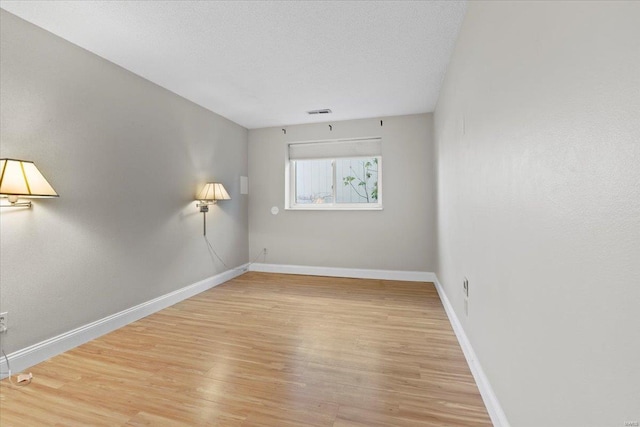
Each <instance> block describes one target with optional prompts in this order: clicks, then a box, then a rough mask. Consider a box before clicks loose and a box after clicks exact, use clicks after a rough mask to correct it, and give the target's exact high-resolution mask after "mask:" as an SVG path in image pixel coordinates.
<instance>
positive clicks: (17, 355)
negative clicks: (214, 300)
mask: <svg viewBox="0 0 640 427" xmlns="http://www.w3.org/2000/svg"><path fill="white" fill-rule="evenodd" d="M248 265H249V264H244V265H241V266H240V267H237V268H235V269H232V270H227V271H225V272H222V273H220V274H216V275H215V276H211V277H208V278H206V279H204V280H201V281H199V282H196V283H193V284H191V285H188V286H185V287H184V288H181V289H178V290H175V291H173V292H169V293H168V294H165V295H162V296H159V297H157V298H154V299H152V300H149V301H146V302H143V303H142V304H138V305H136V306H134V307H131V308H128V309H126V310H123V311H120V312H118V313H115V314H112V315H110V316H107V317H104V318H102V319H99V320H96V321H95V322H91V323H89V324H86V325H84V326H80V327H79V328H76V329H73V330H71V331H68V332H65V333H63V334H60V335H58V336H55V337H53V338H49V339H46V340H44V341H41V342H39V343H36V344H34V345H31V346H29V347H25V348H23V349H21V350H18V351H16V352H13V353H11V354H9V355H7V357H8V359H9V363H10V364H11V370H12V372H13V373H18V372H21V371H23V370H25V369H28V368H30V367H31V366H34V365H37V364H38V363H40V362H44V361H45V360H47V359H49V358H51V357H53V356H56V355H58V354H60V353H64V352H65V351H68V350H71V349H72V348H74V347H77V346H79V345H81V344H84V343H86V342H88V341H91V340H93V339H96V338H98V337H100V336H102V335H104V334H107V333H109V332H112V331H115V330H116V329H118V328H121V327H123V326H126V325H128V324H129V323H132V322H135V321H136V320H139V319H142V318H143V317H146V316H149V315H150V314H153V313H155V312H157V311H160V310H162V309H164V308H167V307H169V306H172V305H174V304H176V303H178V302H180V301H183V300H185V299H187V298H190V297H192V296H194V295H197V294H199V293H201V292H204V291H206V290H208V289H211V288H213V287H215V286H218V285H220V284H222V283H224V282H227V281H229V280H231V279H233V278H234V277H238V276H240V275H241V274H243V273H244V272H246V271H247V268H248ZM0 356H2V355H0ZM8 371H9V370H8V368H7V362H6V361H5V359H4V356H2V360H1V361H0V378H6V377H7V376H8Z"/></svg>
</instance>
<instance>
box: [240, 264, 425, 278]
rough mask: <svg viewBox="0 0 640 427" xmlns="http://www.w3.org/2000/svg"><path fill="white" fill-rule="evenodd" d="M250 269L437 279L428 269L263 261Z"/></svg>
mask: <svg viewBox="0 0 640 427" xmlns="http://www.w3.org/2000/svg"><path fill="white" fill-rule="evenodd" d="M249 270H251V271H259V272H262V273H282V274H302V275H305V276H329V277H350V278H355V279H380V280H404V281H407V282H434V281H435V280H436V275H435V274H434V273H431V272H428V271H401V270H370V269H365V268H337V267H314V266H308V265H285V264H262V263H254V264H251V266H250V267H249Z"/></svg>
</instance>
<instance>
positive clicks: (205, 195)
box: [196, 182, 231, 201]
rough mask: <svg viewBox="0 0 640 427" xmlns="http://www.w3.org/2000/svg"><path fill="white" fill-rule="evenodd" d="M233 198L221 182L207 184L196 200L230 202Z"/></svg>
mask: <svg viewBox="0 0 640 427" xmlns="http://www.w3.org/2000/svg"><path fill="white" fill-rule="evenodd" d="M230 199H231V196H229V193H227V190H225V188H224V185H222V184H221V183H219V182H207V183H206V184H205V185H204V187H202V190H200V192H199V193H198V195H197V196H196V200H202V201H206V200H213V201H215V200H230Z"/></svg>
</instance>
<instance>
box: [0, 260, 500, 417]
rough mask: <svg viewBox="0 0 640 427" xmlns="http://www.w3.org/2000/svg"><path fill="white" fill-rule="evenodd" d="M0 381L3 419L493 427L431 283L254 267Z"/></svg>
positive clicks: (0, 405) (0, 401)
mask: <svg viewBox="0 0 640 427" xmlns="http://www.w3.org/2000/svg"><path fill="white" fill-rule="evenodd" d="M30 371H31V372H33V374H34V379H33V382H32V383H31V384H30V385H28V386H27V387H22V388H12V387H10V386H9V384H8V382H7V381H6V380H5V381H2V383H1V386H0V399H1V400H0V425H1V426H3V427H5V426H6V427H8V426H38V425H46V426H50V425H67V426H85V425H126V426H140V425H151V426H199V425H207V426H277V427H286V426H334V427H338V426H340V427H346V426H366V427H373V426H448V427H453V426H490V425H491V422H490V420H489V417H488V415H487V412H486V409H485V407H484V405H483V402H482V399H481V398H480V394H479V393H478V389H477V387H476V385H475V383H474V381H473V378H472V376H471V373H470V372H469V368H468V366H467V364H466V362H465V359H464V356H463V354H462V351H461V349H460V347H459V345H458V343H457V341H456V338H455V335H454V333H453V331H452V329H451V327H450V325H449V322H448V320H447V316H446V314H445V312H444V309H443V308H442V304H441V303H440V300H439V298H438V295H437V293H436V290H435V288H434V286H433V285H432V284H430V283H414V282H395V281H382V280H361V279H342V278H328V277H312V276H295V275H280V274H266V273H246V274H244V275H243V276H240V277H238V278H236V279H234V280H232V281H229V282H227V283H225V284H223V285H220V286H218V287H216V288H213V289H211V290H209V291H206V292H204V293H202V294H199V295H197V296H195V297H193V298H190V299H188V300H186V301H183V302H181V303H179V304H176V305H174V306H172V307H170V308H167V309H165V310H162V311H160V312H158V313H156V314H153V315H151V316H149V317H146V318H144V319H142V320H139V321H137V322H135V323H132V324H130V325H128V326H126V327H124V328H121V329H119V330H117V331H115V332H112V333H110V334H108V335H105V336H103V337H101V338H99V339H97V340H94V341H92V342H89V343H87V344H84V345H82V346H80V347H78V348H75V349H73V350H71V351H68V352H66V353H64V354H62V355H60V356H57V357H54V358H52V359H50V360H48V361H46V362H43V363H41V364H39V365H37V366H34V367H33V368H31V369H30Z"/></svg>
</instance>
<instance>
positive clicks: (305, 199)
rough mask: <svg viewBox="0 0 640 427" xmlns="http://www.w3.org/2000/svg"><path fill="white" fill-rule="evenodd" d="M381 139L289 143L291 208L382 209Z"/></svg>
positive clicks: (287, 189) (287, 186)
mask: <svg viewBox="0 0 640 427" xmlns="http://www.w3.org/2000/svg"><path fill="white" fill-rule="evenodd" d="M381 151H382V150H381V141H380V139H379V138H370V139H353V140H341V141H329V142H308V143H294V144H289V147H288V156H289V158H288V162H287V172H286V178H287V179H286V189H285V191H286V195H285V196H286V197H285V198H286V208H287V209H313V210H316V209H317V210H320V209H382V181H381V177H382V156H381Z"/></svg>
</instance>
